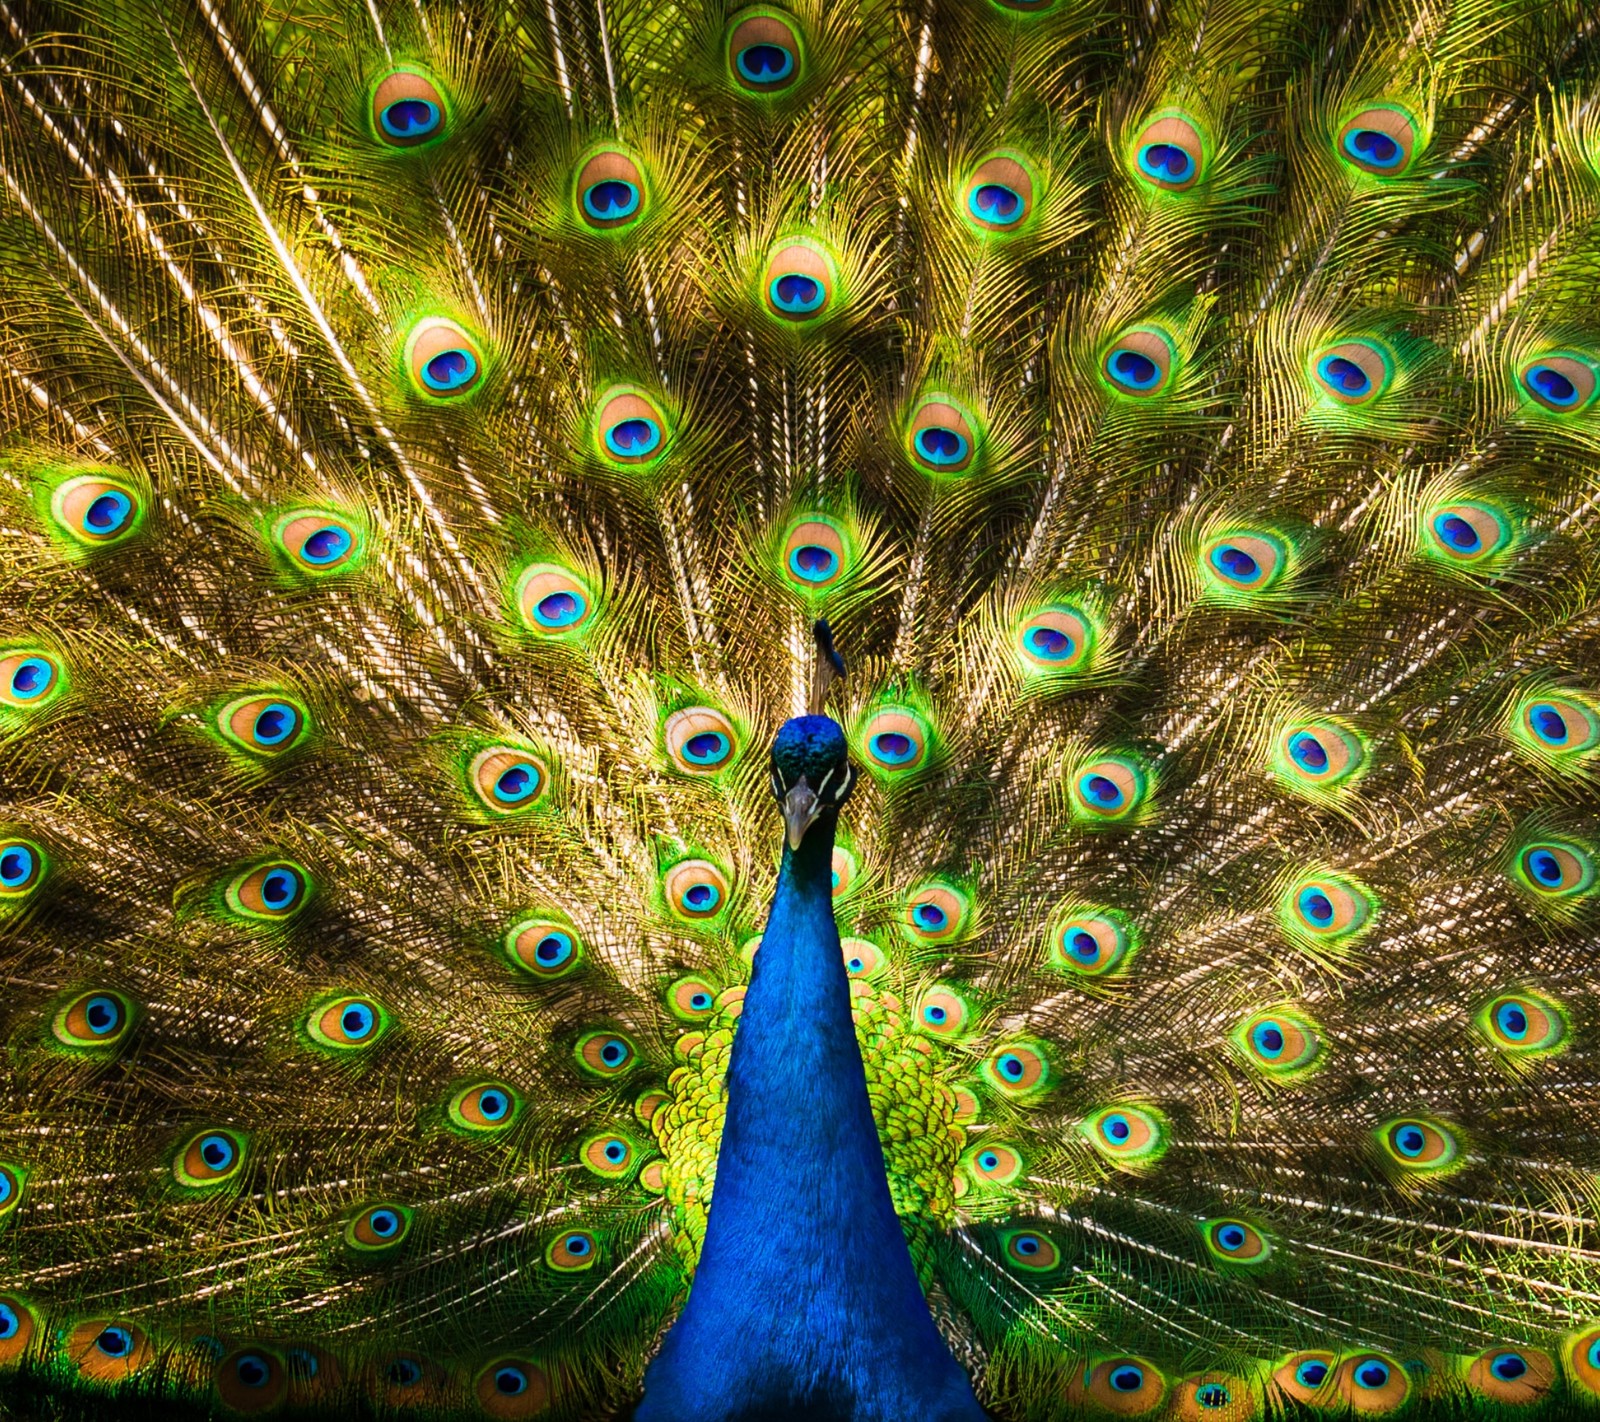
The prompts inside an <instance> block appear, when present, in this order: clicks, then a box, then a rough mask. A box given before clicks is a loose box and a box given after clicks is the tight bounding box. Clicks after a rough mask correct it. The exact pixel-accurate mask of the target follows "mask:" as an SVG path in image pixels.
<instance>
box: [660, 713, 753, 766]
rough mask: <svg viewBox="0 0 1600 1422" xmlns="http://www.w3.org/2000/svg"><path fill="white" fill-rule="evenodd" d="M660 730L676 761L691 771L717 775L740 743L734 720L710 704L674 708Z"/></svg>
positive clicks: (676, 763)
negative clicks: (730, 719)
mask: <svg viewBox="0 0 1600 1422" xmlns="http://www.w3.org/2000/svg"><path fill="white" fill-rule="evenodd" d="M661 734H662V740H663V741H664V742H665V744H666V748H667V754H668V755H669V756H671V757H672V762H673V764H674V765H676V766H677V768H678V769H679V770H681V771H684V772H685V773H686V774H689V775H714V774H715V773H716V772H717V771H719V770H722V769H725V768H726V767H727V766H729V765H731V764H732V763H733V759H734V753H735V752H736V751H737V749H738V746H739V740H738V735H737V733H736V732H735V731H734V728H733V724H732V722H730V721H729V720H728V718H727V717H726V716H724V715H723V714H722V713H721V712H720V711H716V710H713V709H712V708H711V707H709V706H689V707H685V708H684V709H683V710H681V711H674V712H673V713H672V714H671V715H670V716H668V717H667V719H666V723H665V724H664V725H663V726H662V730H661Z"/></svg>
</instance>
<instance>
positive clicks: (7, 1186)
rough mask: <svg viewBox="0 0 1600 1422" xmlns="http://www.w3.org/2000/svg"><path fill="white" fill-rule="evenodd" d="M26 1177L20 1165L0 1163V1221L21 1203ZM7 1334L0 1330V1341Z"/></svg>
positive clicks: (2, 1340) (3, 1339)
mask: <svg viewBox="0 0 1600 1422" xmlns="http://www.w3.org/2000/svg"><path fill="white" fill-rule="evenodd" d="M27 1179H28V1177H27V1174H26V1172H24V1171H23V1169H22V1168H21V1167H20V1166H16V1165H3V1164H0V1222H4V1220H5V1219H6V1217H7V1216H8V1215H10V1214H11V1213H12V1212H13V1211H14V1210H15V1209H16V1208H17V1206H18V1205H20V1204H21V1203H22V1189H23V1186H24V1185H25V1184H26V1183H27ZM8 1336H9V1335H7V1334H5V1333H3V1332H0V1342H4V1341H5V1339H6V1338H7V1337H8Z"/></svg>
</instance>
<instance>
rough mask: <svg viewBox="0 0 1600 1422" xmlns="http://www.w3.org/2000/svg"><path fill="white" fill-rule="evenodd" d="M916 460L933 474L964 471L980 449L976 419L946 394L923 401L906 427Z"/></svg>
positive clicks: (908, 444)
mask: <svg viewBox="0 0 1600 1422" xmlns="http://www.w3.org/2000/svg"><path fill="white" fill-rule="evenodd" d="M906 442H907V447H908V448H909V450H910V452H911V459H912V462H913V463H915V464H917V465H919V466H920V467H921V468H923V469H925V470H927V471H928V472H929V473H931V474H960V473H961V472H962V471H964V470H965V469H967V468H968V467H970V466H971V464H972V460H973V456H974V454H975V453H976V452H977V447H978V441H977V436H976V435H975V434H974V433H973V420H972V417H971V416H970V415H968V414H967V412H966V411H965V410H963V409H962V408H961V407H960V406H959V405H957V404H956V403H955V402H954V401H953V400H951V399H950V398H949V397H948V396H945V395H933V396H929V397H927V398H925V399H924V400H922V401H921V402H920V403H919V404H918V405H917V408H916V409H915V410H914V411H913V412H912V415H911V420H910V423H909V424H908V425H907V427H906Z"/></svg>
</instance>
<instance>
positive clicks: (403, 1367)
mask: <svg viewBox="0 0 1600 1422" xmlns="http://www.w3.org/2000/svg"><path fill="white" fill-rule="evenodd" d="M389 1381H390V1382H392V1383H393V1384H394V1385H395V1386H396V1387H415V1386H416V1385H417V1384H418V1383H419V1382H421V1381H422V1364H420V1363H419V1362H417V1360H416V1359H415V1358H396V1359H395V1360H394V1362H392V1363H390V1364H389Z"/></svg>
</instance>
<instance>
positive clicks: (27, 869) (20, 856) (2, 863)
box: [0, 843, 37, 889]
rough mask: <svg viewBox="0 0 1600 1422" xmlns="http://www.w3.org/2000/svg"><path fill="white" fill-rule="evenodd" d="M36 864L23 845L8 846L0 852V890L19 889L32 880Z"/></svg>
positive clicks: (29, 850)
mask: <svg viewBox="0 0 1600 1422" xmlns="http://www.w3.org/2000/svg"><path fill="white" fill-rule="evenodd" d="M36 862H37V860H36V858H35V855H34V852H33V851H32V850H31V849H29V848H28V846H27V845H25V844H15V843H13V844H8V845H6V847H5V848H4V849H3V850H0V889H20V888H21V887H22V886H23V885H24V884H26V883H27V882H28V881H29V880H30V879H31V878H33V870H34V865H35V863H36Z"/></svg>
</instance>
